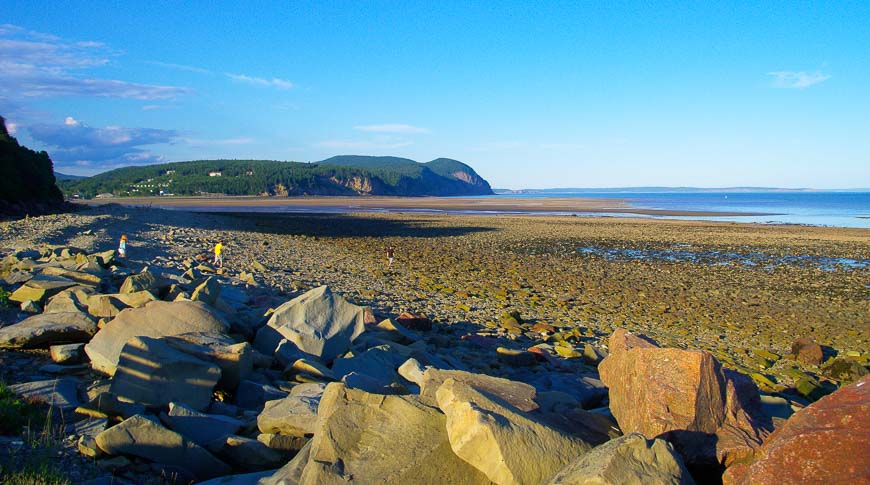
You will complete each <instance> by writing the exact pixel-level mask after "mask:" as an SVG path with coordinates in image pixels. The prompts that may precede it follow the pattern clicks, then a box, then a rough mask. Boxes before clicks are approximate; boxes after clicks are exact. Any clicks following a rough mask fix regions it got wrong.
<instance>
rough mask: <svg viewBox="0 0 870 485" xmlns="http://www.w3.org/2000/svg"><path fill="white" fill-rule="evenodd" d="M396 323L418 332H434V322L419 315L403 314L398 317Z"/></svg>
mask: <svg viewBox="0 0 870 485" xmlns="http://www.w3.org/2000/svg"><path fill="white" fill-rule="evenodd" d="M396 323H398V324H399V325H401V326H402V327H404V328H406V329H408V330H415V331H418V332H428V331H429V330H432V320H429V319H428V318H427V317H425V316H423V315H417V314H415V313H410V312H402V314H400V315H399V316H398V317H396Z"/></svg>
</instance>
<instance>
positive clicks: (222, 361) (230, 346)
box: [164, 332, 254, 390]
mask: <svg viewBox="0 0 870 485" xmlns="http://www.w3.org/2000/svg"><path fill="white" fill-rule="evenodd" d="M164 340H165V341H166V343H167V344H169V345H171V346H172V347H175V348H176V349H178V350H180V351H182V352H184V353H186V354H189V355H192V356H194V357H196V358H198V359H202V360H204V361H206V362H211V363H213V364H215V365H217V366H218V367H220V368H221V380H220V382H219V383H218V385H219V386H220V387H221V388H223V389H229V390H234V389H236V388H237V387H239V383H240V382H241V381H242V380H244V379H247V378H248V376H250V375H251V372H253V370H254V348H253V347H251V344H249V343H247V342H241V343H236V342H235V341H234V340H233V339H231V338H230V337H228V336H226V335H221V334H215V333H204V332H193V333H184V334H181V335H175V336H170V337H164Z"/></svg>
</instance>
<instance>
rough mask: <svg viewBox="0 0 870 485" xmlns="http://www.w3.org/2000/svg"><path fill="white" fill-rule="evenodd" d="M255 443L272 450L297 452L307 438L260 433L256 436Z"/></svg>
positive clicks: (306, 441)
mask: <svg viewBox="0 0 870 485" xmlns="http://www.w3.org/2000/svg"><path fill="white" fill-rule="evenodd" d="M257 441H259V442H260V443H263V444H264V445H266V446H268V447H269V448H272V449H273V450H281V451H290V452H297V451H299V450H301V449H302V447H303V446H305V444H306V443H308V441H309V438H306V437H301V436H285V435H282V434H274V433H261V434H259V435H257Z"/></svg>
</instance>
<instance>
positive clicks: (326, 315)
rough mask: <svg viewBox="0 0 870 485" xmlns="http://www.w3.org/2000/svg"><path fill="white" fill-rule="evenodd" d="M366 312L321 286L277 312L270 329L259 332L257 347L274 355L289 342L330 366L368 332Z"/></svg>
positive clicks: (269, 326) (291, 301)
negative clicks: (358, 338)
mask: <svg viewBox="0 0 870 485" xmlns="http://www.w3.org/2000/svg"><path fill="white" fill-rule="evenodd" d="M364 312H365V308H364V307H361V306H357V305H354V304H352V303H350V302H348V301H347V300H345V299H344V298H342V297H341V296H340V295H337V294H334V293H332V291H330V289H329V287H327V286H321V287H319V288H315V289H313V290H310V291H308V292H306V293H305V294H303V295H301V296H298V297H296V298H294V299H292V300H290V301H288V302H286V303H284V304H283V305H281V306H279V307H278V308H277V309H275V313H273V314H272V316H271V318H269V321H268V322H267V325H266V326H265V327H263V328H261V329H260V330H259V331H258V332H257V339H256V341H255V346H256V347H257V350H259V351H260V352H263V353H265V354H269V355H271V354H273V353H274V352H275V350H276V349H277V348H278V345H279V344H280V343H281V340H282V339H287V340H288V341H290V342H292V343H293V344H295V345H296V347H298V348H299V350H301V351H302V352H305V353H307V354H310V355H313V356H315V357H318V358H320V359H321V360H322V361H324V362H330V361H332V360H333V359H335V358H336V357H338V356H339V355H340V354H342V353H344V352H345V351H346V350H347V349H348V348H349V347H350V344H351V342H353V340H354V339H355V338H356V337H357V336H359V335H360V334H361V333H363V332H364V331H365V323H364Z"/></svg>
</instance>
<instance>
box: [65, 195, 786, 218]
mask: <svg viewBox="0 0 870 485" xmlns="http://www.w3.org/2000/svg"><path fill="white" fill-rule="evenodd" d="M76 203H79V204H84V205H103V204H112V203H114V204H122V205H126V206H144V207H166V208H189V209H191V210H196V209H203V210H207V211H209V212H213V211H222V210H223V211H227V212H243V211H244V210H245V209H254V210H256V209H263V208H282V209H284V210H305V211H310V212H316V211H317V209H327V210H329V211H331V212H335V211H342V212H352V211H378V210H388V211H392V212H402V211H441V212H504V213H551V214H554V213H585V214H635V215H644V216H677V217H680V216H682V217H717V216H719V217H730V216H763V215H770V214H766V213H758V212H711V211H677V210H659V209H642V208H636V207H631V206H630V205H628V203H627V202H626V200H625V199H595V198H574V197H564V198H503V199H489V198H475V197H467V198H466V197H124V198H111V199H93V200H87V201H77V202H76Z"/></svg>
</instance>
